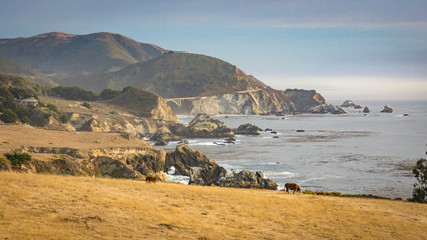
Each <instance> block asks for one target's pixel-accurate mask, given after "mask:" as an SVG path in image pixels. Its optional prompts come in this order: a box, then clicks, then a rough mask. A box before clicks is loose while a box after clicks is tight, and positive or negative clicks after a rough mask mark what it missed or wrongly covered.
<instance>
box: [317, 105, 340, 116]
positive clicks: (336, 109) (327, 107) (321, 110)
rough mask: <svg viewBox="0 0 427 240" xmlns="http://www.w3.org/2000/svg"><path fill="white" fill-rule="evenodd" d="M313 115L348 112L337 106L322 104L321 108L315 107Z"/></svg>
mask: <svg viewBox="0 0 427 240" xmlns="http://www.w3.org/2000/svg"><path fill="white" fill-rule="evenodd" d="M311 113H315V114H324V113H332V114H346V112H345V111H344V110H343V109H342V108H340V107H337V106H333V105H332V104H321V105H319V106H316V107H313V108H312V110H311Z"/></svg>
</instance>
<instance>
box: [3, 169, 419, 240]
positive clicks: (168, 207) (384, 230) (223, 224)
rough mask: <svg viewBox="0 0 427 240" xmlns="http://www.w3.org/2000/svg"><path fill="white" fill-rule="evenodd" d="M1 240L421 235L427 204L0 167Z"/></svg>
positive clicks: (375, 237) (382, 236)
mask: <svg viewBox="0 0 427 240" xmlns="http://www.w3.org/2000/svg"><path fill="white" fill-rule="evenodd" d="M0 192H1V193H2V194H0V226H1V231H0V238H1V239H425V236H426V235H427V227H426V226H427V216H426V214H425V213H426V212H427V205H426V204H416V203H409V202H402V201H390V200H373V199H357V198H356V199H353V198H339V197H326V196H313V195H304V194H295V195H293V194H285V193H284V192H283V191H271V190H270V191H269V190H253V189H234V188H218V187H201V186H194V185H193V186H187V185H182V184H174V183H157V184H150V183H145V182H141V181H130V180H120V179H102V178H92V177H70V176H54V175H43V174H23V173H20V174H19V173H11V172H0Z"/></svg>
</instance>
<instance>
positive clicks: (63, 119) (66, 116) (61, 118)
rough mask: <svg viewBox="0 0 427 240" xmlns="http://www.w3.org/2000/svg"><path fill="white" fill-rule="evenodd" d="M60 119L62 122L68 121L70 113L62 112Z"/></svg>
mask: <svg viewBox="0 0 427 240" xmlns="http://www.w3.org/2000/svg"><path fill="white" fill-rule="evenodd" d="M59 120H60V121H61V122H62V123H67V122H68V121H70V118H69V117H68V115H67V114H66V113H63V114H61V116H60V117H59Z"/></svg>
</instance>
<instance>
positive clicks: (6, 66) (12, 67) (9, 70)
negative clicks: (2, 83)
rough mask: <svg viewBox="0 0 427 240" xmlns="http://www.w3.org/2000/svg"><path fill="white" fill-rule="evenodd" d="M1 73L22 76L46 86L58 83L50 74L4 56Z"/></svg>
mask: <svg viewBox="0 0 427 240" xmlns="http://www.w3.org/2000/svg"><path fill="white" fill-rule="evenodd" d="M0 73H5V74H12V75H17V76H21V77H24V78H26V79H28V80H30V81H32V82H35V83H38V84H40V85H43V86H46V87H54V86H57V85H58V84H56V83H55V82H53V81H52V80H51V79H50V78H49V77H48V76H46V75H44V74H41V73H39V72H37V71H34V70H32V69H29V68H26V67H22V66H20V65H18V64H15V63H13V62H11V61H9V60H7V59H5V58H2V57H0Z"/></svg>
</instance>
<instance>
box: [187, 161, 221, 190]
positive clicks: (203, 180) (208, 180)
mask: <svg viewBox="0 0 427 240" xmlns="http://www.w3.org/2000/svg"><path fill="white" fill-rule="evenodd" d="M226 173H227V170H225V169H224V168H223V167H221V166H219V165H218V164H217V163H216V162H215V161H213V160H212V161H210V162H209V163H208V164H206V165H205V166H204V167H203V168H202V169H201V170H197V169H196V170H195V171H192V172H191V174H190V180H189V182H188V184H197V185H204V186H210V185H212V184H214V185H218V180H219V179H220V177H221V176H222V175H224V174H226Z"/></svg>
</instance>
